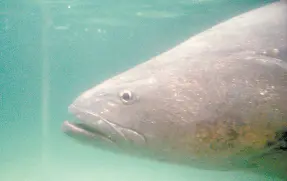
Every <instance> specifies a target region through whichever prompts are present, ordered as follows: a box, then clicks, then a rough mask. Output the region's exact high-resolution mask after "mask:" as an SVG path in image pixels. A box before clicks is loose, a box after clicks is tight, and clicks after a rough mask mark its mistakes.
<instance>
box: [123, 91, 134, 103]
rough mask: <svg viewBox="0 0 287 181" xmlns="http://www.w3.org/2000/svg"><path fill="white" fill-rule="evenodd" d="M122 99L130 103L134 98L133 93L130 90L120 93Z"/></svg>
mask: <svg viewBox="0 0 287 181" xmlns="http://www.w3.org/2000/svg"><path fill="white" fill-rule="evenodd" d="M120 97H121V99H122V101H124V102H128V101H130V100H132V98H133V96H132V92H131V91H129V90H124V91H122V92H121V93H120Z"/></svg>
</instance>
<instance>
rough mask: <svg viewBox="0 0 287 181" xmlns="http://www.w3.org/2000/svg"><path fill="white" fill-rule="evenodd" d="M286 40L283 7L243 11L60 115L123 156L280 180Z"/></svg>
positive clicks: (285, 166) (286, 154) (285, 162)
mask: <svg viewBox="0 0 287 181" xmlns="http://www.w3.org/2000/svg"><path fill="white" fill-rule="evenodd" d="M286 33H287V6H286V3H283V2H276V3H272V4H270V5H267V6H265V7H262V8H259V9H256V10H253V11H250V12H247V13H245V14H242V15H240V16H237V17H234V18H232V19H230V20H228V21H226V22H223V23H221V24H219V25H216V26H214V27H212V28H211V29H208V30H207V31H204V32H202V33H200V34H198V35H196V36H194V37H191V38H190V39H188V40H187V41H185V42H183V43H182V44H180V45H178V46H176V47H174V48H173V49H171V50H169V51H167V52H165V53H163V54H161V55H159V56H157V57H154V58H152V59H151V60H149V61H147V62H145V63H143V64H140V65H138V66H136V67H134V68H132V69H130V70H128V71H126V72H123V73H121V74H119V75H118V76H115V77H113V78H111V79H108V80H106V81H104V82H103V83H101V84H100V85H97V86H96V87H94V88H92V89H90V90H88V91H86V92H84V93H83V94H82V95H81V96H79V97H78V98H77V99H76V100H75V101H74V103H73V104H72V105H71V106H70V111H71V112H72V113H74V114H75V115H76V116H77V117H78V118H79V119H81V120H82V123H83V124H85V125H86V126H89V127H93V128H94V129H96V130H97V131H99V132H101V136H103V137H104V138H106V139H108V140H110V142H111V143H115V144H116V145H118V146H119V147H121V148H122V149H124V150H126V152H127V153H129V151H132V150H136V149H133V148H140V150H141V152H142V153H143V155H147V156H148V157H150V158H154V159H159V160H164V161H171V162H177V163H184V164H188V165H190V166H193V167H199V168H203V169H214V170H231V169H246V170H250V171H254V172H262V173H268V174H273V175H275V176H278V177H282V178H287V150H286V149H287V146H286V145H287V138H286V137H287V136H286V133H287V34H286ZM123 90H126V91H129V92H130V93H132V94H131V95H132V99H130V100H129V101H127V102H123V101H122V100H121V98H120V96H119V94H120V92H121V91H123ZM64 127H66V130H68V131H67V132H69V133H72V134H81V133H80V132H77V130H75V129H73V128H71V127H69V124H68V122H66V123H65V124H64ZM96 137H97V135H96V134H92V136H91V138H92V140H93V139H94V138H96ZM127 143H128V144H127ZM123 145H125V146H123ZM135 152H136V153H139V152H140V151H139V150H137V151H135Z"/></svg>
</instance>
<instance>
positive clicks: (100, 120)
mask: <svg viewBox="0 0 287 181" xmlns="http://www.w3.org/2000/svg"><path fill="white" fill-rule="evenodd" d="M69 112H70V113H71V114H73V115H74V116H75V118H76V120H74V121H68V120H66V121H64V123H63V125H62V130H63V131H64V133H66V134H67V135H68V136H71V137H73V138H76V139H78V140H80V141H82V142H87V141H88V142H89V143H91V142H92V143H95V141H97V142H101V143H111V144H114V145H117V146H120V145H121V146H123V145H125V146H128V145H131V144H133V145H138V146H139V145H140V146H143V145H145V144H146V140H145V137H144V136H143V135H142V134H139V133H138V132H136V131H134V130H131V129H128V128H124V127H122V126H120V125H118V124H115V123H113V122H111V121H109V120H108V119H106V118H104V117H103V116H101V115H99V114H97V113H95V112H92V111H89V110H87V109H83V108H79V107H77V106H75V105H74V104H72V105H70V106H69ZM115 143H116V144H115Z"/></svg>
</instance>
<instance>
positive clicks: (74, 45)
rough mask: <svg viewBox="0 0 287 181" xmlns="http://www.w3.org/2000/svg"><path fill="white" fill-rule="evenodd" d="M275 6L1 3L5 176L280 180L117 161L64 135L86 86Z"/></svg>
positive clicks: (5, 180) (209, 0)
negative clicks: (70, 110)
mask: <svg viewBox="0 0 287 181" xmlns="http://www.w3.org/2000/svg"><path fill="white" fill-rule="evenodd" d="M270 2H272V1H271V0H270V1H267V0H265V1H264V0H233V1H230V0H177V1H175V0H174V1H171V0H153V1H152V0H130V1H128V0H113V1H112V0H98V1H96V0H50V1H45V0H4V1H3V0H0V180H1V181H63V180H67V181H78V180H81V181H134V180H136V181H146V180H148V181H198V180H200V181H213V180H221V181H229V180H232V181H239V180H251V181H253V180H254V181H255V180H258V181H263V180H275V179H273V178H268V177H264V176H257V175H252V174H250V173H242V172H216V171H204V170H196V169H192V168H187V167H180V166H175V165H168V164H164V163H158V162H152V161H148V160H141V159H136V158H131V157H128V156H123V155H116V154H113V153H109V152H105V151H102V150H97V149H95V148H91V147H87V146H84V145H80V144H78V143H77V142H75V141H74V140H72V139H70V138H68V137H66V136H65V135H64V134H63V133H62V132H61V129H60V128H61V124H62V122H63V120H65V119H67V118H69V115H68V113H67V106H68V105H69V104H70V103H71V102H72V100H73V99H74V98H75V97H76V96H77V95H78V94H80V93H81V92H82V91H84V90H85V89H87V88H90V87H91V86H93V85H95V84H97V83H99V82H101V81H103V80H104V79H107V78H109V77H111V76H113V75H116V74H117V73H119V72H121V71H124V70H127V69H128V68H130V67H132V66H134V65H136V64H139V63H141V62H143V61H146V60H147V59H149V58H151V57H153V56H155V55H157V54H160V53H161V52H163V51H166V50H167V49H169V48H171V47H173V46H175V45H176V44H178V43H180V42H182V41H183V40H185V39H187V38H188V37H190V36H191V35H194V34H196V33H199V32H201V31H203V30H205V29H207V28H209V27H211V26H212V25H215V24H216V23H218V22H220V21H222V20H225V19H228V18H230V17H233V16H235V15H238V14H240V13H242V12H245V11H248V10H250V9H253V8H256V7H259V6H261V5H264V4H266V3H270Z"/></svg>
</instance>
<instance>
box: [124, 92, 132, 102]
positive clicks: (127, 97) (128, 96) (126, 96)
mask: <svg viewBox="0 0 287 181" xmlns="http://www.w3.org/2000/svg"><path fill="white" fill-rule="evenodd" d="M122 97H123V99H124V100H126V101H127V100H129V99H130V98H131V97H130V94H129V93H123V95H122Z"/></svg>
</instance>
